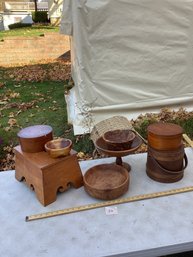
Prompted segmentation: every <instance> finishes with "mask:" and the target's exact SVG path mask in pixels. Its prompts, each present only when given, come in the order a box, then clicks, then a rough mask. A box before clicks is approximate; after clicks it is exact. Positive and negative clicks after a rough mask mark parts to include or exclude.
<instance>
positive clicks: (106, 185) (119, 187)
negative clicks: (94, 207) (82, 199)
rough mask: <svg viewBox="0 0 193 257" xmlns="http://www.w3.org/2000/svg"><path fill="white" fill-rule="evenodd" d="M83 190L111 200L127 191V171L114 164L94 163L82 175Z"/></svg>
mask: <svg viewBox="0 0 193 257" xmlns="http://www.w3.org/2000/svg"><path fill="white" fill-rule="evenodd" d="M83 181H84V188H85V191H86V192H87V193H88V194H89V195H90V196H92V197H95V198H98V199H102V200H113V199H116V198H118V197H120V196H121V195H123V194H124V193H126V192H127V191H128V188H129V173H128V171H127V170H126V169H125V168H124V167H122V166H120V165H116V164H100V165H96V166H94V167H92V168H90V169H89V170H87V172H86V173H85V175H84V177H83Z"/></svg>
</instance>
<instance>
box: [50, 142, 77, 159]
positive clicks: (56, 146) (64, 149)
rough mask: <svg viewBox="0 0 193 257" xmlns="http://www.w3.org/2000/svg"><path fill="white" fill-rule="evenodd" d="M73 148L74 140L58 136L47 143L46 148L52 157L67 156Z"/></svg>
mask: <svg viewBox="0 0 193 257" xmlns="http://www.w3.org/2000/svg"><path fill="white" fill-rule="evenodd" d="M71 149H72V141H71V140H70V139H66V138H58V139H55V140H51V141H49V142H47V143H46V144H45V150H46V152H47V153H48V154H49V155H50V156H51V157H52V158H58V157H62V156H67V155H69V154H70V151H71Z"/></svg>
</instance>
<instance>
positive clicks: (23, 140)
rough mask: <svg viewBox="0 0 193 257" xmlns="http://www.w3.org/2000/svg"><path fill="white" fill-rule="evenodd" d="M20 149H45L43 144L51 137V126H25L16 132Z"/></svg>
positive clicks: (30, 151)
mask: <svg viewBox="0 0 193 257" xmlns="http://www.w3.org/2000/svg"><path fill="white" fill-rule="evenodd" d="M17 136H18V138H19V143H20V145H21V149H22V151H24V152H28V153H37V152H42V151H45V148H44V145H45V144H46V143H47V142H48V141H50V140H52V139H53V134H52V127H50V126H48V125H34V126H29V127H26V128H24V129H22V130H20V131H19V133H18V134H17Z"/></svg>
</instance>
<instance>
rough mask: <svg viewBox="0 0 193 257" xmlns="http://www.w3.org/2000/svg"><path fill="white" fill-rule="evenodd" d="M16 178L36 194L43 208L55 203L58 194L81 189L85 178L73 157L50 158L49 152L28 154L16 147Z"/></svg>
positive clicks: (73, 152)
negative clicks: (70, 186)
mask: <svg viewBox="0 0 193 257" xmlns="http://www.w3.org/2000/svg"><path fill="white" fill-rule="evenodd" d="M14 150H15V178H16V179H17V180H18V181H25V183H26V184H27V186H28V187H30V188H31V189H33V190H34V191H35V194H36V197H37V198H38V200H39V201H40V203H41V204H43V205H44V206H46V205H48V204H50V203H52V202H54V201H56V197H57V192H58V191H59V192H64V191H65V190H67V189H68V187H69V185H72V186H73V187H75V188H79V187H81V186H82V185H83V177H82V173H81V170H80V166H79V164H78V160H77V157H76V152H75V151H74V150H71V152H70V155H69V156H66V157H62V158H56V159H54V158H51V157H50V156H49V155H48V153H46V152H44V151H43V152H38V153H26V152H23V151H22V150H21V147H20V146H16V147H15V148H14Z"/></svg>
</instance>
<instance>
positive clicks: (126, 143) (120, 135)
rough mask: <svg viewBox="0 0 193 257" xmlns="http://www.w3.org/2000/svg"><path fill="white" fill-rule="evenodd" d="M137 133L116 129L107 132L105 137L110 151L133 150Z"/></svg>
mask: <svg viewBox="0 0 193 257" xmlns="http://www.w3.org/2000/svg"><path fill="white" fill-rule="evenodd" d="M135 136H136V135H135V133H134V132H133V131H132V130H129V129H125V130H122V129H116V130H111V131H107V132H106V133H104V135H103V139H104V141H105V142H106V144H107V146H108V149H109V150H115V151H116V150H126V149H130V148H131V144H132V142H133V140H134V139H135Z"/></svg>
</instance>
